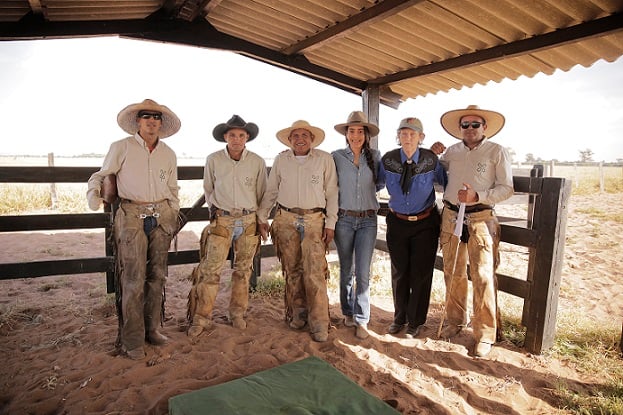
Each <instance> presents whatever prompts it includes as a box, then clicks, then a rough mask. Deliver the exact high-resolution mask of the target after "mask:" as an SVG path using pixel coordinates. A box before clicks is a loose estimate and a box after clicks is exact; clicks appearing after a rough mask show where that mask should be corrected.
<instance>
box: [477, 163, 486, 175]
mask: <svg viewBox="0 0 623 415" xmlns="http://www.w3.org/2000/svg"><path fill="white" fill-rule="evenodd" d="M476 171H477V172H478V173H480V175H483V174H484V173H486V171H487V163H478V168H477V169H476Z"/></svg>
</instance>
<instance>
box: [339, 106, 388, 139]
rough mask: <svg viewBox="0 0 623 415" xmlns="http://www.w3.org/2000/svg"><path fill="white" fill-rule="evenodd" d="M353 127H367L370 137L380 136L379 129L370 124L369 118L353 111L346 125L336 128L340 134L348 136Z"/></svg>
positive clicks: (360, 112)
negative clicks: (349, 128) (347, 133)
mask: <svg viewBox="0 0 623 415" xmlns="http://www.w3.org/2000/svg"><path fill="white" fill-rule="evenodd" d="M351 125H360V126H362V127H367V128H368V132H369V133H370V136H372V137H374V136H377V135H379V127H377V126H376V125H374V124H371V123H369V122H368V117H366V114H364V113H363V112H362V111H353V112H351V113H350V114H349V115H348V118H347V119H346V122H345V123H344V124H337V125H336V126H335V127H334V128H335V131H337V132H338V133H340V134H343V135H346V131H347V130H348V127H349V126H351Z"/></svg>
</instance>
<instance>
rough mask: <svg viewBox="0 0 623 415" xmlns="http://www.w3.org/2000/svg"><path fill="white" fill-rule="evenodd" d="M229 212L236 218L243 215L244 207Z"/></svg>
mask: <svg viewBox="0 0 623 415" xmlns="http://www.w3.org/2000/svg"><path fill="white" fill-rule="evenodd" d="M229 214H230V215H231V216H233V217H234V218H239V217H240V216H242V209H232V210H230V211H229Z"/></svg>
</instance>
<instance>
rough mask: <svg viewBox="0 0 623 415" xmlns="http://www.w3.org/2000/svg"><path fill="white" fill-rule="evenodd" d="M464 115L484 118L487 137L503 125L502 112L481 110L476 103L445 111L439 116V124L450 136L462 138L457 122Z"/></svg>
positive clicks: (491, 135)
mask: <svg viewBox="0 0 623 415" xmlns="http://www.w3.org/2000/svg"><path fill="white" fill-rule="evenodd" d="M466 115H477V116H479V117H481V118H482V119H483V120H485V122H486V125H487V129H486V130H485V136H486V137H487V138H491V137H493V136H494V135H496V134H497V133H499V132H500V130H501V129H502V127H504V122H505V119H504V116H503V115H502V114H500V113H499V112H495V111H490V110H481V109H480V108H478V105H469V106H468V107H467V108H466V109H464V110H452V111H448V112H446V113H445V114H443V115H442V116H441V126H442V127H443V129H444V130H446V132H447V133H448V134H450V135H451V136H452V137H454V138H458V139H459V140H462V139H463V136H462V135H461V127H460V126H459V123H460V122H461V118H463V117H465V116H466Z"/></svg>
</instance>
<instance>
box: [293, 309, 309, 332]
mask: <svg viewBox="0 0 623 415" xmlns="http://www.w3.org/2000/svg"><path fill="white" fill-rule="evenodd" d="M305 324H307V310H306V309H304V308H296V309H295V310H294V312H293V313H292V321H290V328H291V329H295V330H300V329H302V328H303V327H305Z"/></svg>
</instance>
